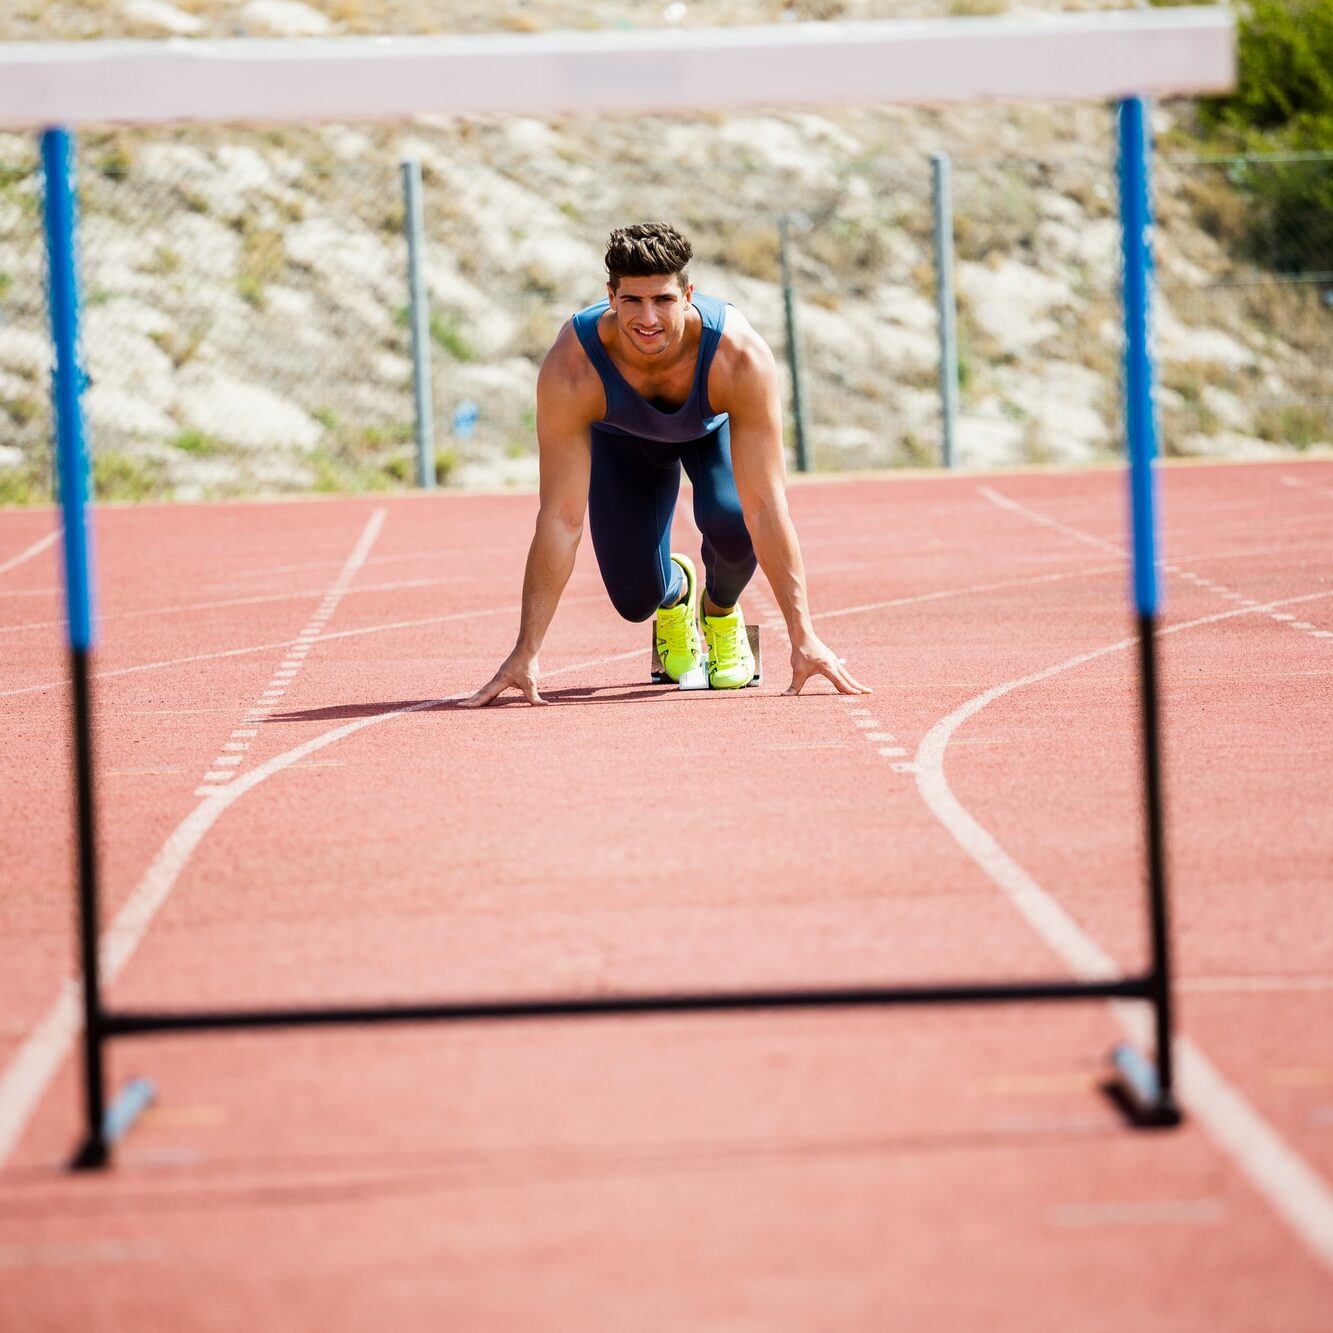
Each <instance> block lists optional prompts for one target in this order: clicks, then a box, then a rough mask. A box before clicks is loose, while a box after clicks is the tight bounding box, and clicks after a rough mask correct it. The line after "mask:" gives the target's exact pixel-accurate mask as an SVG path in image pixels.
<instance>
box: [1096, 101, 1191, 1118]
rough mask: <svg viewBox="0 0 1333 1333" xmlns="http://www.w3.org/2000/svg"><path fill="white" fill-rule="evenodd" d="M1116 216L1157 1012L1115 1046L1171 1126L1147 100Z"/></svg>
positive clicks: (1126, 1077)
mask: <svg viewBox="0 0 1333 1333" xmlns="http://www.w3.org/2000/svg"><path fill="white" fill-rule="evenodd" d="M1118 128H1119V152H1120V224H1121V229H1122V233H1123V246H1124V270H1123V282H1124V316H1125V424H1126V434H1127V442H1128V450H1129V484H1130V502H1131V503H1130V508H1131V514H1132V526H1133V537H1134V560H1133V595H1134V606H1135V613H1136V616H1137V620H1138V632H1139V676H1140V686H1139V688H1140V695H1141V704H1142V712H1143V762H1144V800H1145V804H1146V807H1147V808H1146V810H1145V820H1146V832H1147V853H1148V911H1149V919H1150V939H1151V951H1152V965H1151V972H1150V974H1149V986H1150V993H1151V1000H1152V1005H1153V1014H1154V1018H1155V1029H1156V1030H1155V1048H1156V1051H1155V1053H1156V1063H1155V1066H1154V1065H1153V1064H1150V1063H1148V1062H1147V1061H1146V1060H1145V1059H1144V1058H1143V1057H1142V1056H1141V1055H1140V1054H1139V1053H1138V1051H1137V1050H1135V1049H1134V1048H1133V1047H1129V1046H1122V1047H1119V1048H1117V1050H1116V1051H1115V1052H1114V1054H1113V1057H1112V1058H1113V1060H1114V1062H1115V1065H1116V1068H1117V1070H1118V1072H1119V1075H1120V1079H1121V1083H1120V1088H1119V1090H1120V1091H1121V1092H1122V1093H1123V1095H1124V1096H1126V1097H1127V1098H1128V1099H1129V1101H1130V1103H1131V1109H1132V1110H1133V1112H1134V1113H1135V1114H1136V1115H1137V1116H1139V1117H1140V1118H1141V1119H1143V1120H1144V1121H1146V1122H1147V1123H1150V1124H1158V1125H1174V1124H1178V1123H1179V1121H1180V1109H1179V1107H1178V1106H1177V1104H1176V1100H1175V1093H1174V1069H1173V1060H1172V1049H1171V1042H1172V1017H1171V954H1170V940H1169V937H1168V932H1167V910H1166V834H1165V822H1164V815H1163V810H1162V775H1161V744H1160V732H1159V708H1158V697H1157V696H1158V688H1157V679H1158V673H1157V638H1156V628H1157V610H1158V604H1159V601H1160V592H1159V587H1158V575H1157V549H1158V541H1157V513H1156V495H1155V480H1154V466H1153V465H1154V462H1155V459H1156V455H1157V409H1156V403H1155V401H1154V394H1153V382H1154V375H1153V353H1152V345H1151V336H1152V323H1151V319H1152V295H1153V255H1152V226H1153V213H1152V136H1151V130H1150V127H1149V124H1148V106H1147V104H1146V101H1145V99H1143V98H1141V97H1132V98H1129V99H1127V100H1125V101H1123V102H1121V104H1120V107H1119V116H1118Z"/></svg>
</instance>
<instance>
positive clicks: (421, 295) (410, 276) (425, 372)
mask: <svg viewBox="0 0 1333 1333" xmlns="http://www.w3.org/2000/svg"><path fill="white" fill-rule="evenodd" d="M403 226H404V228H405V229H406V231H407V287H408V300H409V307H408V308H409V315H410V319H411V324H412V400H413V404H414V406H415V409H416V427H417V485H418V486H421V487H423V488H424V489H426V490H431V489H433V487H434V486H435V408H434V403H433V402H432V399H431V380H430V311H429V308H428V306H427V303H426V283H425V278H424V276H423V274H422V271H421V270H422V250H423V248H424V244H425V226H424V223H423V221H422V207H421V163H420V162H418V161H416V160H415V159H413V158H409V159H407V161H405V162H404V163H403Z"/></svg>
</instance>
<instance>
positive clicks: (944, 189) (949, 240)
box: [930, 153, 958, 467]
mask: <svg viewBox="0 0 1333 1333" xmlns="http://www.w3.org/2000/svg"><path fill="white" fill-rule="evenodd" d="M930 177H931V197H932V200H933V203H934V210H935V300H936V303H937V305H938V308H939V336H940V461H941V462H942V463H943V464H944V466H945V467H953V466H954V438H955V435H956V432H957V428H958V311H957V305H956V303H955V300H954V291H953V186H952V172H951V167H950V162H949V155H948V153H935V154H933V155H932V156H931V159H930Z"/></svg>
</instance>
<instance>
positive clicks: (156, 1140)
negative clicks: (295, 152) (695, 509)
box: [0, 462, 1333, 1333]
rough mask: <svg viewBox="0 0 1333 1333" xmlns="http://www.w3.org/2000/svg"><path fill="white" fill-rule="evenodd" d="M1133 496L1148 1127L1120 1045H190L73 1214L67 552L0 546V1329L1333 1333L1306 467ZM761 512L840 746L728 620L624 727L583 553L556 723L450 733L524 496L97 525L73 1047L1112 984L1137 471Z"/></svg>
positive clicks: (1329, 610) (1048, 1022)
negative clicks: (1149, 503) (1149, 890)
mask: <svg viewBox="0 0 1333 1333" xmlns="http://www.w3.org/2000/svg"><path fill="white" fill-rule="evenodd" d="M1161 495H1162V501H1163V535H1164V550H1165V553H1166V558H1167V561H1168V567H1167V570H1166V572H1165V576H1164V577H1165V580H1166V609H1165V614H1164V617H1163V620H1162V626H1161V628H1162V631H1163V633H1162V636H1161V657H1162V673H1163V686H1164V698H1163V705H1164V711H1165V729H1164V744H1165V759H1166V791H1167V809H1168V818H1169V846H1168V856H1169V865H1170V873H1171V888H1172V895H1173V896H1172V912H1173V924H1174V940H1175V946H1176V957H1177V963H1178V971H1179V1020H1180V1029H1181V1031H1182V1034H1183V1036H1184V1038H1185V1040H1184V1041H1183V1042H1182V1047H1181V1052H1180V1062H1181V1085H1182V1099H1183V1101H1184V1104H1185V1108H1186V1112H1187V1116H1188V1120H1187V1123H1186V1124H1185V1126H1184V1127H1183V1128H1181V1129H1179V1130H1177V1131H1165V1132H1141V1131H1135V1130H1132V1129H1130V1128H1129V1127H1127V1125H1126V1124H1125V1122H1124V1121H1123V1120H1122V1119H1121V1118H1120V1116H1119V1114H1118V1113H1117V1111H1116V1110H1115V1109H1114V1107H1113V1106H1112V1105H1111V1104H1110V1102H1109V1101H1108V1100H1107V1098H1106V1097H1105V1096H1104V1095H1103V1093H1102V1092H1101V1091H1100V1089H1099V1084H1100V1082H1101V1080H1102V1079H1103V1077H1104V1072H1105V1057H1106V1053H1107V1051H1108V1049H1109V1048H1110V1047H1111V1046H1112V1045H1113V1044H1115V1043H1116V1042H1118V1041H1120V1040H1123V1039H1124V1036H1125V1033H1126V1031H1127V1030H1130V1031H1133V1030H1134V1029H1135V1028H1136V1025H1138V1024H1140V1023H1141V1020H1142V1017H1143V1011H1142V1009H1141V1007H1140V1006H1132V1005H1131V1006H1121V1007H1115V1006H1110V1005H1107V1004H1104V1003H1095V1004H1092V1003H1079V1004H1062V1005H1044V1006H1035V1005H1027V1006H988V1007H984V1008H983V1007H975V1006H974V1007H960V1008H947V1009H910V1010H909V1009H891V1010H858V1011H842V1012H837V1011H834V1012H821V1013H786V1014H762V1013H761V1014H745V1015H730V1016H709V1015H699V1016H673V1017H655V1018H642V1017H640V1018H622V1019H598V1020H592V1021H581V1022H576V1021H540V1022H526V1023H511V1024H502V1023H501V1024H489V1025H475V1026H447V1027H446V1026H439V1025H435V1026H414V1027H395V1028H378V1029H373V1030H365V1029H356V1030H351V1029H333V1030H326V1031H304V1032H299V1033H293V1032H277V1033H266V1034H244V1035H241V1034H230V1035H205V1036H201V1035H174V1036H169V1037H155V1038H134V1039H126V1040H123V1041H121V1042H118V1043H116V1044H114V1045H113V1047H112V1054H111V1066H112V1076H113V1084H119V1083H120V1082H122V1081H123V1080H124V1079H126V1078H127V1077H130V1076H132V1075H136V1074H148V1075H151V1077H152V1078H153V1079H154V1080H155V1081H156V1083H157V1085H158V1099H157V1101H156V1103H155V1104H154V1106H153V1107H152V1108H151V1109H150V1110H149V1111H148V1112H147V1113H146V1115H145V1116H144V1118H143V1120H142V1121H141V1122H140V1123H139V1124H138V1125H137V1126H136V1127H135V1128H134V1130H133V1131H132V1133H131V1134H130V1135H129V1137H128V1139H127V1140H126V1141H125V1143H124V1144H123V1145H122V1146H121V1148H120V1149H119V1151H118V1153H117V1155H116V1161H115V1165H114V1167H113V1168H112V1169H110V1170H109V1171H107V1172H105V1173H100V1174H77V1175H76V1174H72V1173H69V1172H68V1171H67V1170H66V1169H65V1168H66V1163H67V1161H68V1159H69V1156H70V1153H71V1150H72V1148H73V1147H74V1145H75V1142H76V1140H77V1137H78V1108H79V1090H78V1081H77V1077H76V1064H75V1060H74V1053H75V1051H76V1049H77V1047H76V1037H77V1026H78V1024H77V1019H76V1013H77V1007H76V1005H75V993H74V992H73V991H72V990H71V989H70V986H69V979H70V976H71V967H72V962H71V960H72V958H73V956H74V948H73V942H72V929H71V918H72V900H73V887H72V881H73V870H72V865H73V861H72V854H73V840H72V832H71V825H72V819H71V809H72V796H71V778H70V760H69V744H68V734H69V692H68V687H67V684H66V683H65V677H66V668H65V663H64V650H63V643H64V639H63V630H62V627H61V614H62V612H61V599H60V593H59V588H58V585H59V583H60V573H59V560H58V547H57V546H56V545H54V544H52V543H51V542H50V541H49V540H47V539H48V538H49V536H50V534H51V528H52V524H53V521H54V520H53V517H52V515H51V514H50V513H49V512H45V513H43V512H34V511H21V512H5V513H0V662H2V663H3V671H2V672H0V698H3V703H4V722H5V745H4V750H3V758H2V759H0V764H3V776H2V777H0V813H2V814H3V826H2V831H0V840H2V846H0V856H2V860H0V864H2V865H3V889H2V891H0V1023H2V1026H0V1310H3V1312H4V1313H3V1317H0V1326H3V1328H4V1329H5V1330H6V1331H7V1333H8V1330H16V1331H17V1330H22V1331H23V1333H37V1331H39V1330H66V1329H69V1330H73V1329H79V1330H123V1329H135V1330H157V1329H163V1330H173V1331H179V1333H189V1331H192V1330H235V1329H238V1328H244V1327H252V1328H262V1329H280V1330H293V1331H295V1330H301V1331H304V1330H312V1331H313V1330H320V1331H321V1333H340V1331H342V1330H362V1329H376V1330H380V1329H394V1330H418V1329H419V1330H438V1329H442V1328H448V1329H451V1330H462V1329H467V1330H472V1329H476V1330H487V1331H488V1333H495V1331H501V1330H531V1329H542V1330H571V1331H572V1330H579V1333H586V1331H587V1330H594V1329H595V1330H602V1329H606V1330H612V1329H614V1330H624V1329H644V1330H647V1329H651V1330H659V1329H660V1330H684V1329H688V1330H719V1331H720V1330H726V1331H727V1333H732V1331H733V1330H736V1331H749V1330H755V1331H758V1330H763V1331H764V1333H769V1331H771V1330H793V1333H795V1331H797V1330H799V1331H800V1333H808V1331H809V1330H813V1329H821V1330H824V1329H829V1330H841V1329H849V1330H850V1329H855V1330H861V1329H874V1330H896V1329H912V1330H932V1331H939V1330H944V1331H946V1333H950V1331H952V1330H960V1331H961V1330H968V1331H969V1333H971V1331H972V1330H977V1329H986V1330H1014V1331H1015V1333H1018V1331H1020V1330H1021V1331H1022V1333H1034V1331H1036V1333H1043V1331H1045V1330H1052V1331H1054V1330H1060V1331H1061V1333H1066V1331H1067V1330H1070V1329H1078V1330H1081V1331H1090V1330H1107V1331H1108V1333H1111V1331H1112V1330H1114V1331H1115V1333H1125V1331H1126V1330H1131V1331H1137V1330H1198V1329H1208V1330H1210V1331H1220V1330H1236V1331H1237V1333H1241V1331H1244V1333H1254V1330H1260V1329H1264V1330H1267V1329H1274V1330H1282V1333H1305V1331H1308V1333H1315V1331H1316V1330H1327V1329H1328V1328H1329V1327H1330V1324H1329V1312H1330V1310H1333V1190H1331V1189H1330V1182H1333V1037H1330V1033H1333V896H1331V895H1330V894H1329V871H1330V866H1333V821H1330V819H1329V813H1328V799H1327V788H1328V775H1329V771H1330V723H1329V700H1330V697H1333V694H1331V693H1330V680H1331V679H1333V465H1330V464H1328V463H1322V462H1310V463H1306V464H1289V463H1286V464H1281V465H1269V464H1264V465H1247V466H1209V467H1169V468H1166V469H1164V470H1163V472H1162V474H1161ZM791 499H792V509H793V513H794V515H795V518H796V522H797V527H798V530H799V532H800V534H801V539H802V544H803V547H804V550H805V554H806V558H807V562H808V565H809V581H810V587H811V595H812V601H813V605H814V608H815V611H816V613H817V620H816V624H817V626H818V628H819V630H820V633H821V634H822V635H824V637H825V638H826V639H827V640H828V642H830V643H831V644H832V645H833V646H834V647H835V648H836V649H837V650H838V651H839V652H840V653H841V654H843V655H845V656H846V658H847V660H848V663H849V666H850V669H851V670H852V671H853V673H854V674H855V675H856V676H857V677H858V678H860V679H862V680H863V681H865V682H866V683H867V684H869V685H872V686H873V687H874V689H875V693H874V694H873V695H871V696H867V697H862V698H857V699H844V698H840V697H838V696H836V695H834V694H833V693H831V691H830V688H829V687H828V685H827V683H825V682H822V681H816V682H814V683H813V684H812V685H811V686H810V687H808V689H807V691H806V693H805V694H803V695H802V696H801V697H800V698H784V697H782V694H781V692H782V691H783V690H784V689H785V688H786V686H787V683H788V677H787V675H786V673H785V664H786V649H785V638H784V634H783V631H782V628H781V626H780V624H779V623H778V622H777V620H776V612H775V609H774V606H773V602H772V599H771V593H770V591H769V590H768V588H767V587H766V585H765V584H764V583H763V580H762V578H760V579H757V580H756V582H755V584H754V585H753V587H752V589H751V591H750V593H749V594H748V595H747V598H746V600H745V607H746V610H747V612H748V613H749V616H750V618H751V619H752V620H759V621H761V622H763V623H764V625H765V628H764V646H765V659H766V661H765V664H766V677H765V680H764V683H763V685H762V687H761V688H760V689H758V690H747V691H741V692H737V693H734V694H733V693H722V692H715V693H709V692H704V693H694V694H686V693H681V692H679V691H676V690H672V689H663V688H660V687H657V688H655V687H653V686H651V685H649V684H648V683H647V672H648V644H647V638H648V631H647V629H646V627H644V626H638V625H626V624H625V623H623V622H621V621H619V620H618V619H617V618H616V616H615V614H614V613H613V612H612V610H611V609H610V607H609V606H608V604H607V602H606V599H605V596H604V594H603V592H602V590H601V586H600V583H599V580H598V576H597V572H596V568H595V566H594V564H593V561H592V559H591V552H590V550H589V549H588V543H587V542H585V543H584V550H583V552H582V553H581V555H580V559H579V564H578V567H577V570H576V572H575V575H574V578H573V580H572V582H571V585H570V587H569V589H568V591H567V593H566V596H565V600H564V602H563V603H562V605H561V609H560V611H559V613H558V615H557V617H556V620H555V623H554V625H553V627H552V630H551V633H550V635H549V637H548V640H547V645H546V649H545V651H544V652H543V655H542V668H543V673H544V686H545V690H546V694H547V697H548V698H549V699H550V700H551V702H552V705H553V706H551V707H548V708H544V709H537V708H531V707H528V706H527V705H525V704H523V703H521V702H519V701H518V700H517V699H516V698H515V699H514V700H512V701H510V702H507V703H505V704H504V705H502V706H497V707H492V708H490V709H486V710H482V711H480V712H469V711H465V710H460V709H458V708H456V707H454V706H453V701H454V700H456V699H457V698H458V697H460V696H461V695H463V694H465V693H467V692H469V691H471V690H472V689H475V688H476V687H478V686H479V685H481V684H482V683H483V682H484V681H485V680H486V679H487V678H488V677H489V675H490V674H491V672H492V671H493V670H494V668H495V666H496V665H497V664H498V662H499V661H500V660H501V658H502V657H503V655H504V654H505V652H506V651H507V650H508V648H509V646H510V645H511V643H512V640H513V635H514V631H515V627H516V623H517V604H518V596H519V587H520V582H521V575H522V567H523V560H524V555H525V552H526V547H527V541H528V537H529V534H530V531H531V525H532V520H533V517H534V513H535V506H536V502H535V499H534V498H533V497H531V496H520V495H507V496H493V497H485V496H473V497H467V496H457V495H438V496H430V497H418V496H411V495H403V496H392V497H364V498H356V499H348V500H327V501H323V500H321V501H308V502H300V503H287V502H283V503H276V502H275V503H254V504H225V505H222V504H220V505H211V506H210V505H204V506H198V507H186V506H180V507H141V508H119V509H106V510H103V511H100V512H99V513H98V515H97V534H96V535H97V552H96V554H97V563H98V567H99V577H100V596H99V610H100V614H101V617H102V621H101V637H100V641H99V645H98V650H97V653H96V657H95V662H94V670H95V681H94V696H95V703H96V725H97V746H96V749H97V782H98V792H99V796H100V803H101V804H100V810H101V821H102V822H101V865H102V871H103V884H104V901H103V927H104V928H103V957H104V960H105V965H106V970H107V972H108V974H109V977H110V981H109V987H108V990H109V998H110V1001H111V1003H112V1004H113V1005H120V1006H127V1007H128V1006H134V1007H143V1008H170V1007H179V1008H199V1009H206V1008H216V1007H221V1006H246V1005H271V1004H279V1003H320V1002H373V1001H378V1000H386V999H389V1000H413V999H422V1000H440V999H448V998H484V997H505V996H510V997H512V996H530V995H542V994H556V995H587V994H601V993H610V992H630V991H645V990H658V989H667V990H676V989H709V988H734V987H779V986H793V985H811V986H820V985H832V984H844V985H851V984H861V983H868V984H891V983H896V982H916V981H929V980H940V981H957V980H987V981H989V980H997V979H1013V978H1056V977H1066V976H1069V975H1089V976H1091V975H1098V974H1101V973H1105V972H1106V971H1107V970H1116V971H1130V970H1135V969H1137V968H1139V967H1140V966H1141V965H1142V964H1143V961H1144V951H1145V942H1146V918H1145V911H1144V888H1143V884H1144V871H1143V861H1144V856H1143V850H1142V842H1143V835H1142V821H1141V808H1140V795H1139V792H1140V773H1139V751H1138V740H1137V727H1138V720H1137V719H1138V713H1137V702H1136V679H1135V674H1136V656H1135V653H1134V650H1133V646H1132V645H1133V641H1132V632H1133V630H1132V621H1131V617H1130V615H1129V612H1128V609H1127V586H1128V578H1127V568H1126V556H1125V548H1126V507H1127V502H1126V483H1125V478H1124V476H1123V474H1121V473H1119V472H1116V471H1092V472H1080V473H1068V474H1061V473H1042V474H1027V475H1004V476H999V475H989V476H986V477H970V476H950V477H931V476H915V477H899V478H887V479H886V478H881V479H858V480H838V481H818V482H814V483H811V484H804V485H795V486H793V488H792V497H791ZM677 544H678V545H679V546H680V547H681V548H682V549H686V550H691V549H695V550H697V534H695V533H694V531H693V529H692V527H691V525H690V523H689V519H688V511H687V509H686V508H685V507H684V506H682V508H681V510H680V512H679V516H678V520H677Z"/></svg>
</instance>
